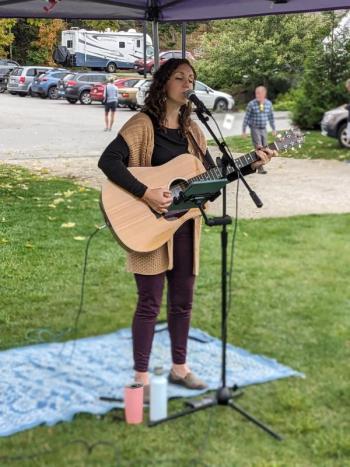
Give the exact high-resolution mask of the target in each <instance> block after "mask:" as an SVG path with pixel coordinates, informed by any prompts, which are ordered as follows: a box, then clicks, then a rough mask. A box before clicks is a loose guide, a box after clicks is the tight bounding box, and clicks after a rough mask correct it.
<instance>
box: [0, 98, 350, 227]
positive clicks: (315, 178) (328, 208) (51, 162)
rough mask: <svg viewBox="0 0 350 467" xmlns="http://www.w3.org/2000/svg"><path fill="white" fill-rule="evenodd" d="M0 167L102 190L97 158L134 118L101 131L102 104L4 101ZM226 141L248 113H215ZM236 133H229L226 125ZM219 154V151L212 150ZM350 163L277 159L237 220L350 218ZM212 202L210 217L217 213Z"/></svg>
mask: <svg viewBox="0 0 350 467" xmlns="http://www.w3.org/2000/svg"><path fill="white" fill-rule="evenodd" d="M0 109H1V112H0V161H3V162H6V163H12V164H20V165H22V166H25V167H28V168H29V169H31V170H39V171H42V172H43V171H44V172H46V171H48V172H49V173H52V174H55V175H59V176H64V177H71V178H74V179H76V180H77V181H79V183H84V184H87V185H89V186H93V187H95V188H97V189H98V188H99V187H100V185H101V183H102V182H103V180H104V175H103V174H102V173H101V171H100V170H99V169H98V168H97V160H98V158H99V156H100V154H101V153H102V151H103V150H104V148H105V147H106V146H107V145H108V144H109V142H110V141H111V140H112V139H113V138H114V137H115V135H116V134H117V132H118V129H119V128H120V127H121V126H122V125H123V124H124V122H125V121H127V120H128V119H129V118H130V117H131V116H132V115H134V113H135V112H133V111H131V110H129V109H118V111H117V124H116V126H115V128H114V129H113V131H112V132H111V133H109V132H104V131H103V129H104V109H103V106H102V105H101V104H92V105H81V104H75V105H71V104H69V103H68V102H66V101H65V100H58V101H55V100H49V99H45V100H42V99H40V98H32V97H25V98H21V97H18V96H12V95H10V94H7V93H5V94H1V95H0ZM216 117H217V120H218V122H219V125H220V127H221V129H222V131H223V133H224V135H226V136H227V135H236V134H240V132H241V127H242V119H243V113H231V114H216ZM225 119H226V123H230V124H231V128H224V121H225ZM276 124H277V128H278V129H282V128H288V127H289V125H290V122H289V120H288V116H287V113H286V112H276ZM210 151H211V153H212V154H213V155H214V156H215V155H216V154H217V151H215V149H212V148H211V149H210ZM349 179H350V164H346V163H344V162H339V161H334V160H300V159H288V158H282V157H281V158H276V159H274V160H273V161H272V162H271V163H270V164H269V166H268V174H267V175H251V176H250V177H249V183H250V184H251V186H252V188H253V189H255V190H256V191H257V193H258V194H259V195H260V196H261V198H262V200H263V202H264V207H263V208H262V209H257V208H256V207H255V206H254V204H253V203H252V201H251V199H250V197H249V195H248V194H247V192H246V190H245V189H244V188H243V187H242V188H241V194H240V215H241V217H246V218H259V217H279V216H290V215H296V214H310V213H332V212H339V213H340V212H349V206H350V188H349V187H350V184H349ZM235 186H236V184H234V183H233V184H231V185H229V190H228V191H229V194H228V209H229V212H230V213H231V214H234V213H235V201H234V200H235V197H234V189H235ZM220 205H221V202H220V201H217V202H215V203H213V206H212V208H211V211H212V212H215V213H218V212H219V211H220Z"/></svg>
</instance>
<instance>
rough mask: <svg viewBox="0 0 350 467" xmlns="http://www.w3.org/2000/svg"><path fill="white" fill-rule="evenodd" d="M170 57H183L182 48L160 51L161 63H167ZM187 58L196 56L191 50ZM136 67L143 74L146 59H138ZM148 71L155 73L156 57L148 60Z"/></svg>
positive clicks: (191, 58) (190, 58) (187, 53)
mask: <svg viewBox="0 0 350 467" xmlns="http://www.w3.org/2000/svg"><path fill="white" fill-rule="evenodd" d="M170 58H182V52H181V50H167V51H166V52H160V54H159V65H162V64H163V63H165V62H166V61H167V60H169V59H170ZM186 58H187V59H188V60H191V61H193V60H194V57H193V55H192V54H191V53H190V52H186ZM134 69H135V70H136V71H137V72H138V73H140V75H142V74H143V72H144V69H145V62H144V60H136V61H135V65H134ZM146 72H147V73H151V74H152V75H153V73H154V72H155V65H154V57H151V58H149V59H148V60H146Z"/></svg>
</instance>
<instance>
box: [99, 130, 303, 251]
mask: <svg viewBox="0 0 350 467" xmlns="http://www.w3.org/2000/svg"><path fill="white" fill-rule="evenodd" d="M303 139H304V138H303V135H302V134H301V133H300V132H299V131H297V130H288V131H286V132H285V133H284V134H283V135H281V136H279V137H278V138H277V139H276V141H275V142H273V143H272V144H270V145H269V146H268V147H269V148H270V149H272V150H277V151H279V152H282V151H286V150H287V149H290V148H295V147H300V146H301V144H302V142H303ZM257 160H259V157H258V156H257V155H256V153H255V151H251V152H249V153H247V154H245V155H243V156H240V157H238V158H236V159H235V163H236V165H237V167H238V168H239V169H242V168H244V167H246V166H248V165H250V164H252V163H253V162H255V161H257ZM128 170H130V172H131V173H132V174H133V175H134V176H135V177H136V178H137V179H138V180H140V181H141V182H142V183H144V184H145V185H146V186H147V187H149V188H158V187H160V186H167V187H168V189H169V191H170V192H171V194H172V196H173V198H174V200H175V201H176V200H177V199H179V197H180V195H181V193H182V192H183V191H184V190H185V189H186V188H187V187H188V186H189V185H190V184H191V183H192V182H194V181H202V180H219V179H222V178H223V173H222V169H221V168H219V167H215V168H212V169H210V170H206V169H205V167H204V165H203V164H202V163H201V161H200V160H199V159H198V158H197V157H195V156H193V155H192V154H182V155H180V156H177V157H175V158H174V159H172V160H171V161H170V162H167V163H166V164H163V165H161V166H158V167H130V168H129V169H128ZM233 172H234V169H233V168H232V167H228V168H227V170H226V177H229V175H230V174H231V173H233ZM100 206H101V210H102V212H103V215H104V217H105V220H106V223H107V225H108V226H109V227H110V229H111V230H112V232H113V233H114V235H115V236H116V238H117V240H118V242H119V243H120V244H121V245H122V247H123V248H125V249H126V250H128V251H130V250H131V251H136V252H139V253H147V252H150V251H153V250H156V249H157V248H159V247H160V246H162V245H164V244H165V243H166V242H167V241H168V240H169V239H170V238H171V236H172V235H174V233H175V232H176V230H177V229H178V228H179V227H181V225H182V224H183V223H184V222H186V221H187V220H188V219H193V218H195V217H197V216H200V215H201V212H200V210H199V209H198V208H191V209H189V210H187V211H184V212H181V213H180V214H179V212H176V211H174V212H172V211H168V212H167V213H165V214H159V213H157V212H155V211H154V210H152V209H151V208H150V207H149V206H148V205H147V204H146V203H145V202H144V201H142V200H141V199H140V198H137V197H136V196H134V195H132V194H131V193H129V192H128V191H126V190H124V189H123V188H121V187H120V186H118V185H116V184H115V183H113V182H112V181H110V180H106V182H105V183H104V184H103V186H102V191H101V200H100Z"/></svg>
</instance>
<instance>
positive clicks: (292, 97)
mask: <svg viewBox="0 0 350 467" xmlns="http://www.w3.org/2000/svg"><path fill="white" fill-rule="evenodd" d="M297 94H298V90H297V89H296V88H291V89H290V90H289V91H288V92H286V93H285V94H279V95H278V96H277V98H276V99H275V101H274V103H273V108H274V110H288V111H292V110H293V109H294V106H295V101H296V99H297Z"/></svg>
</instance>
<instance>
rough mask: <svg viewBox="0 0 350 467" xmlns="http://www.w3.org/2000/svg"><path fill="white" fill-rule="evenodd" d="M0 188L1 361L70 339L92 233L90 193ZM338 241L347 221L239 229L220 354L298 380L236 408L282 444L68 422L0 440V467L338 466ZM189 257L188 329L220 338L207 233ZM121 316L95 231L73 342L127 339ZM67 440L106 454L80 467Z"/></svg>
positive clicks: (237, 424) (230, 431)
mask: <svg viewBox="0 0 350 467" xmlns="http://www.w3.org/2000/svg"><path fill="white" fill-rule="evenodd" d="M0 174H1V180H0V191H1V212H0V277H1V282H0V286H1V297H0V330H1V331H0V339H1V340H0V347H1V349H7V348H10V347H13V346H20V345H26V344H29V343H33V342H35V341H37V340H38V337H39V334H38V332H37V331H38V329H40V328H46V329H48V331H50V332H52V333H53V334H52V335H51V337H50V334H49V333H48V334H44V337H46V338H47V339H48V340H50V339H51V338H52V336H54V335H55V333H56V334H57V333H59V332H61V331H62V330H64V329H67V328H69V327H73V324H74V318H75V315H76V312H77V309H78V305H79V298H80V296H79V294H80V282H81V272H82V262H83V257H84V250H85V246H86V239H87V237H88V236H89V234H90V233H91V232H92V231H94V229H95V226H96V225H101V224H103V219H102V216H101V214H100V211H99V207H98V193H97V192H96V191H94V190H92V189H86V188H80V187H79V186H78V185H75V184H73V183H72V182H71V181H69V180H63V179H57V178H48V177H45V178H44V177H42V176H40V175H33V174H30V173H29V172H28V171H25V170H24V169H20V168H16V167H10V166H6V165H0ZM73 224H74V225H73ZM349 230H350V215H325V216H319V215H317V216H316V215H315V216H300V217H293V218H283V219H263V220H249V221H248V220H246V221H243V220H242V221H240V222H239V229H238V237H237V256H236V268H235V276H234V281H233V284H234V294H233V307H232V310H231V311H230V314H229V318H228V324H229V329H228V340H229V342H231V343H234V344H235V345H237V346H241V347H243V348H245V349H247V350H250V351H251V352H254V353H259V354H264V355H266V356H268V357H272V358H275V359H277V360H278V361H280V362H281V363H284V364H286V365H289V366H291V367H292V368H294V369H296V370H299V371H301V372H304V373H305V375H306V379H301V378H289V379H284V380H280V381H275V382H272V383H268V384H264V385H257V386H253V387H250V388H248V389H246V390H245V395H244V397H243V398H241V399H240V400H239V402H238V403H239V404H240V405H242V406H243V407H244V408H246V409H247V410H249V411H250V412H251V413H253V414H254V415H255V416H257V417H258V418H260V419H262V420H263V421H265V422H266V423H267V424H269V425H270V426H271V427H273V428H274V429H275V430H276V431H278V432H279V433H281V434H282V435H284V436H285V441H284V442H283V443H279V442H277V441H275V440H274V439H272V438H271V437H270V436H268V435H267V434H265V433H264V432H262V431H261V430H260V429H258V428H256V427H255V426H253V425H252V424H251V423H248V422H247V421H245V420H244V419H242V418H241V416H240V415H239V414H238V413H236V412H234V411H231V410H229V409H226V408H223V407H219V408H215V409H212V410H209V411H204V412H200V413H198V414H195V415H192V416H191V417H186V418H184V419H179V420H176V421H173V422H171V423H168V424H164V425H160V426H159V427H156V428H152V429H150V428H147V427H146V426H145V425H142V426H135V427H133V426H127V425H126V424H125V423H124V422H122V421H120V420H115V419H114V414H113V413H109V414H107V415H106V416H103V417H96V416H93V415H88V414H80V415H77V416H76V417H75V418H74V420H73V421H72V422H70V423H60V424H58V425H56V426H53V427H47V426H41V427H38V428H35V429H31V430H28V431H25V432H22V433H19V434H17V435H14V436H11V437H7V438H0V465H1V467H4V466H10V465H11V466H12V465H20V466H21V467H22V466H24V467H32V466H45V467H46V466H73V467H78V466H79V467H80V466H81V467H83V466H84V467H85V466H103V467H105V466H112V465H113V466H115V465H118V466H119V465H121V466H149V465H159V466H171V465H177V466H192V465H202V466H218V467H219V466H220V467H221V466H225V467H226V466H227V467H231V466H232V467H236V466H238V467H241V466H242V467H250V466H263V467H267V466H271V467H280V466H281V467H282V466H285V467H290V466H298V467H309V466H322V467H323V466H329V467H333V466H339V467H344V466H350V437H349V429H350V418H349V412H350V399H349V374H350V338H349V325H350V313H349V311H350V294H349V258H350V242H349ZM231 235H232V229H231V228H230V237H231ZM201 251H202V257H201V275H200V277H199V279H198V282H197V288H196V296H195V304H194V310H193V323H192V324H193V325H194V326H196V327H200V328H201V329H203V330H205V331H207V332H209V333H211V334H212V335H215V336H220V234H219V230H212V229H210V230H209V228H207V227H206V228H204V232H203V241H202V246H201ZM134 302H135V290H134V285H133V278H132V277H131V276H130V275H128V274H127V273H125V272H124V253H123V252H122V251H121V249H120V247H119V246H118V245H117V243H116V242H115V240H114V239H113V237H112V235H111V233H110V232H109V231H108V230H106V229H105V230H102V231H101V232H99V233H98V234H97V235H96V236H95V237H94V239H93V241H92V243H91V250H90V256H89V264H88V272H87V282H86V297H85V307H84V310H85V311H84V313H83V314H82V316H81V320H80V323H79V336H90V335H96V334H103V333H108V332H113V331H115V330H117V329H119V328H122V327H126V326H129V325H130V323H131V319H132V314H133V310H134ZM164 316H165V314H164V309H163V311H162V316H161V318H164ZM69 337H70V336H69V334H66V336H65V338H69ZM169 407H170V411H175V410H176V409H179V408H180V407H182V402H181V401H171V402H170V404H169ZM0 412H1V404H0ZM77 440H85V441H86V442H87V443H90V445H92V444H94V443H96V442H98V441H100V442H107V444H99V445H97V446H96V448H95V449H93V450H92V452H91V453H90V454H88V452H87V449H86V447H84V444H83V443H82V442H78V441H77ZM108 443H109V444H108ZM116 452H117V454H118V461H116V459H115V456H116ZM40 453H41V454H40ZM6 456H11V457H15V458H17V462H15V461H10V460H6V458H5V457H6ZM16 456H18V457H16ZM21 456H29V457H27V458H26V459H22V458H21ZM30 456H32V457H30Z"/></svg>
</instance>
